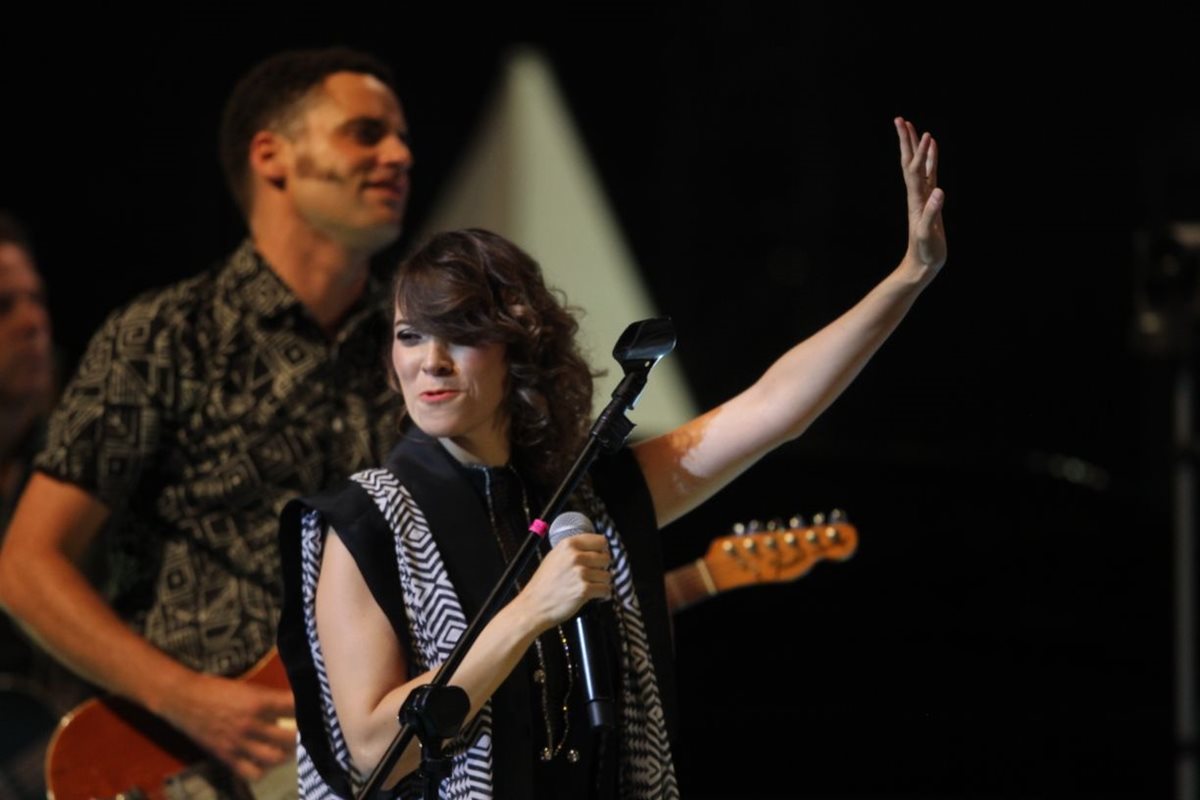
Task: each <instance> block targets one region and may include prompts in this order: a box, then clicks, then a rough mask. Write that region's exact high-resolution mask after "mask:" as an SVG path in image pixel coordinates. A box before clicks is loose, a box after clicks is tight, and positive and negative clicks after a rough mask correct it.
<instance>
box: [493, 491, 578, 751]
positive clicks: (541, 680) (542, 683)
mask: <svg viewBox="0 0 1200 800" xmlns="http://www.w3.org/2000/svg"><path fill="white" fill-rule="evenodd" d="M480 469H481V470H482V471H483V479H484V495H485V497H486V498H487V507H488V519H489V521H490V522H491V525H492V535H493V536H495V537H496V544H497V545H498V546H499V547H500V555H501V557H502V558H503V559H504V563H505V564H507V563H509V561H510V560H511V559H512V556H513V554H512V553H510V552H508V547H506V546H505V543H504V538H503V537H502V536H501V535H500V528H499V525H498V522H497V519H496V509H495V505H494V502H493V499H492V470H491V469H490V468H488V467H481V468H480ZM506 469H509V470H510V471H511V473H512V475H513V476H514V477H515V478H516V482H517V485H518V486H519V487H520V489H521V508H522V510H523V511H524V513H525V517H524V522H525V524H528V522H529V520H530V512H529V498H528V497H527V495H526V494H525V484H524V482H523V481H522V480H521V477H520V475H518V474H517V473H516V471H515V470H512V469H511V468H510V467H509V468H506ZM514 533H515V532H514ZM537 558H538V563H541V560H542V553H541V551H540V550H539V551H537ZM516 589H517V591H518V592H519V591H521V589H522V586H521V583H520V581H519V580H518V581H517V584H516ZM554 628H555V630H556V631H557V632H558V640H559V642H560V643H561V644H562V650H563V664H564V665H565V668H566V681H565V684H566V686H565V688H564V689H563V699H562V738H561V739H559V740H558V743H557V744H556V743H555V741H554V724H553V721H552V720H551V714H550V685H549V675H548V673H547V670H546V652H545V650H544V645H543V644H542V637H541V636H538V637H537V638H535V639H534V640H533V646H534V651H535V652H536V653H537V661H538V666H537V669H535V670H534V671H533V682H534V683H536V684H537V685H538V689H539V691H540V694H541V701H542V721H543V722H544V723H545V727H546V744H545V746H544V747H542V749H541V752H540V753H539V754H538V757H539V758H540V759H541V760H542V761H551V760H553V759H554V758H556V757H557V756H558V755H559V753H561V752H562V750H563V747H564V746H566V743H567V739H568V737H569V736H570V733H571V716H570V706H569V704H568V700H569V699H570V697H571V689H572V688H574V685H575V668H574V667H573V666H572V665H571V647H570V645H569V644H568V642H567V634H566V633H565V632H564V631H563V628H562V625H555V626H554ZM567 760H568V761H570V762H571V763H572V764H574V763H576V762H577V761H579V752H578V751H577V750H575V749H574V748H571V749H569V750H567Z"/></svg>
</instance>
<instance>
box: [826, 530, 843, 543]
mask: <svg viewBox="0 0 1200 800" xmlns="http://www.w3.org/2000/svg"><path fill="white" fill-rule="evenodd" d="M825 538H826V539H828V540H829V541H831V542H836V541H838V540H839V539H841V538H842V535H841V534H840V533H838V529H837V528H826V529H825Z"/></svg>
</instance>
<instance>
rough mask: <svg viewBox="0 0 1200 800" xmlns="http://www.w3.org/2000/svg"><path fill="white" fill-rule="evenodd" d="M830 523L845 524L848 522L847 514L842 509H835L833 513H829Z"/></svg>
mask: <svg viewBox="0 0 1200 800" xmlns="http://www.w3.org/2000/svg"><path fill="white" fill-rule="evenodd" d="M829 521H830V522H835V523H836V522H845V521H846V512H845V511H842V510H841V509H840V508H835V509H833V510H832V511H830V512H829Z"/></svg>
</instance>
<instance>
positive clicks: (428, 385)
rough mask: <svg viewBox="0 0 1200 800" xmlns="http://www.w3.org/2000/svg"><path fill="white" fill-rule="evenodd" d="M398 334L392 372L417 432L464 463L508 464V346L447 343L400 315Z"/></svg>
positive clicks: (398, 310) (396, 319)
mask: <svg viewBox="0 0 1200 800" xmlns="http://www.w3.org/2000/svg"><path fill="white" fill-rule="evenodd" d="M394 333H395V338H394V340H393V342H392V366H393V367H394V368H395V370H396V377H397V378H399V380H400V391H401V394H403V395H404V405H405V407H406V408H407V409H408V413H409V415H411V417H412V420H413V422H414V423H416V425H417V427H418V428H420V429H421V430H423V431H424V432H425V433H427V434H429V435H430V436H435V437H437V438H439V439H441V440H443V442H444V443H445V444H447V446H448V447H449V448H450V450H451V452H453V453H454V455H455V456H457V457H458V458H459V459H460V460H466V461H478V462H481V463H484V464H491V465H499V464H504V463H507V462H508V456H509V442H508V414H507V411H506V410H505V407H504V397H505V388H506V385H507V380H508V360H507V359H506V357H505V347H504V344H503V343H500V342H490V343H486V344H479V345H474V346H472V345H463V344H453V343H451V342H446V341H444V340H442V339H440V338H438V337H436V336H433V335H432V334H428V333H425V332H424V331H421V330H417V329H416V328H414V327H412V326H411V325H409V324H408V323H407V322H406V321H405V319H404V315H403V314H402V313H401V311H400V309H396V317H395V331H394ZM460 451H461V452H460ZM464 455H465V456H466V458H464Z"/></svg>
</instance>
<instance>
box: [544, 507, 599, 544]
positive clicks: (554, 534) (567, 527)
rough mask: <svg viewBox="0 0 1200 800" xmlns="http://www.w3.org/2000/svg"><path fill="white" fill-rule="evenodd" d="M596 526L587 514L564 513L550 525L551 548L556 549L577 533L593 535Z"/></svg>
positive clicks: (576, 512)
mask: <svg viewBox="0 0 1200 800" xmlns="http://www.w3.org/2000/svg"><path fill="white" fill-rule="evenodd" d="M594 530H596V526H595V525H593V524H592V521H591V520H590V519H588V518H587V515H586V514H580V513H579V512H578V511H564V512H563V513H561V514H559V515H558V516H557V517H555V518H554V522H553V523H551V525H550V534H549V535H550V546H551V547H554V546H555V545H557V544H558V543H559V542H561V541H562V540H563V539H568V538H570V537H572V536H574V535H575V534H577V533H591V532H592V531H594Z"/></svg>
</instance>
